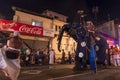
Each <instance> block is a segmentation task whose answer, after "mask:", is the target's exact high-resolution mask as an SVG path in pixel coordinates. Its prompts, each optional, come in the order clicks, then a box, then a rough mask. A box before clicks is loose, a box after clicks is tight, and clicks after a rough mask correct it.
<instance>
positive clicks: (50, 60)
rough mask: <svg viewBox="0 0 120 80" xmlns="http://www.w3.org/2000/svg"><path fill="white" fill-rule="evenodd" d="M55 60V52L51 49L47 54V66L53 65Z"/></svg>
mask: <svg viewBox="0 0 120 80" xmlns="http://www.w3.org/2000/svg"><path fill="white" fill-rule="evenodd" d="M54 60H55V52H54V50H53V49H51V50H50V52H49V64H54V62H55V61H54Z"/></svg>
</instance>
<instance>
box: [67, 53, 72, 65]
mask: <svg viewBox="0 0 120 80" xmlns="http://www.w3.org/2000/svg"><path fill="white" fill-rule="evenodd" d="M68 63H69V64H71V63H72V55H71V53H70V51H68Z"/></svg>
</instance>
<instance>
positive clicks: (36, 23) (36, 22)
mask: <svg viewBox="0 0 120 80" xmlns="http://www.w3.org/2000/svg"><path fill="white" fill-rule="evenodd" d="M32 25H33V26H40V27H42V26H43V22H39V21H36V20H32Z"/></svg>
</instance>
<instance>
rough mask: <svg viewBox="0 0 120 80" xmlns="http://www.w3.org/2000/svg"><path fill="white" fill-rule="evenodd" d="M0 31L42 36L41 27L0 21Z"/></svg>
mask: <svg viewBox="0 0 120 80" xmlns="http://www.w3.org/2000/svg"><path fill="white" fill-rule="evenodd" d="M0 30H2V31H19V32H20V33H23V34H33V35H40V36H42V35H43V27H38V26H32V25H28V24H23V23H17V22H11V21H8V20H0Z"/></svg>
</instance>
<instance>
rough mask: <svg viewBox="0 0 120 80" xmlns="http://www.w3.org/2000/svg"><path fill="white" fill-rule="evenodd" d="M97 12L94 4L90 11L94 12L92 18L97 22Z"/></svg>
mask: <svg viewBox="0 0 120 80" xmlns="http://www.w3.org/2000/svg"><path fill="white" fill-rule="evenodd" d="M98 12H99V9H98V6H95V7H93V8H92V13H93V14H94V19H95V22H96V23H97V20H98V16H97V14H98Z"/></svg>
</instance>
